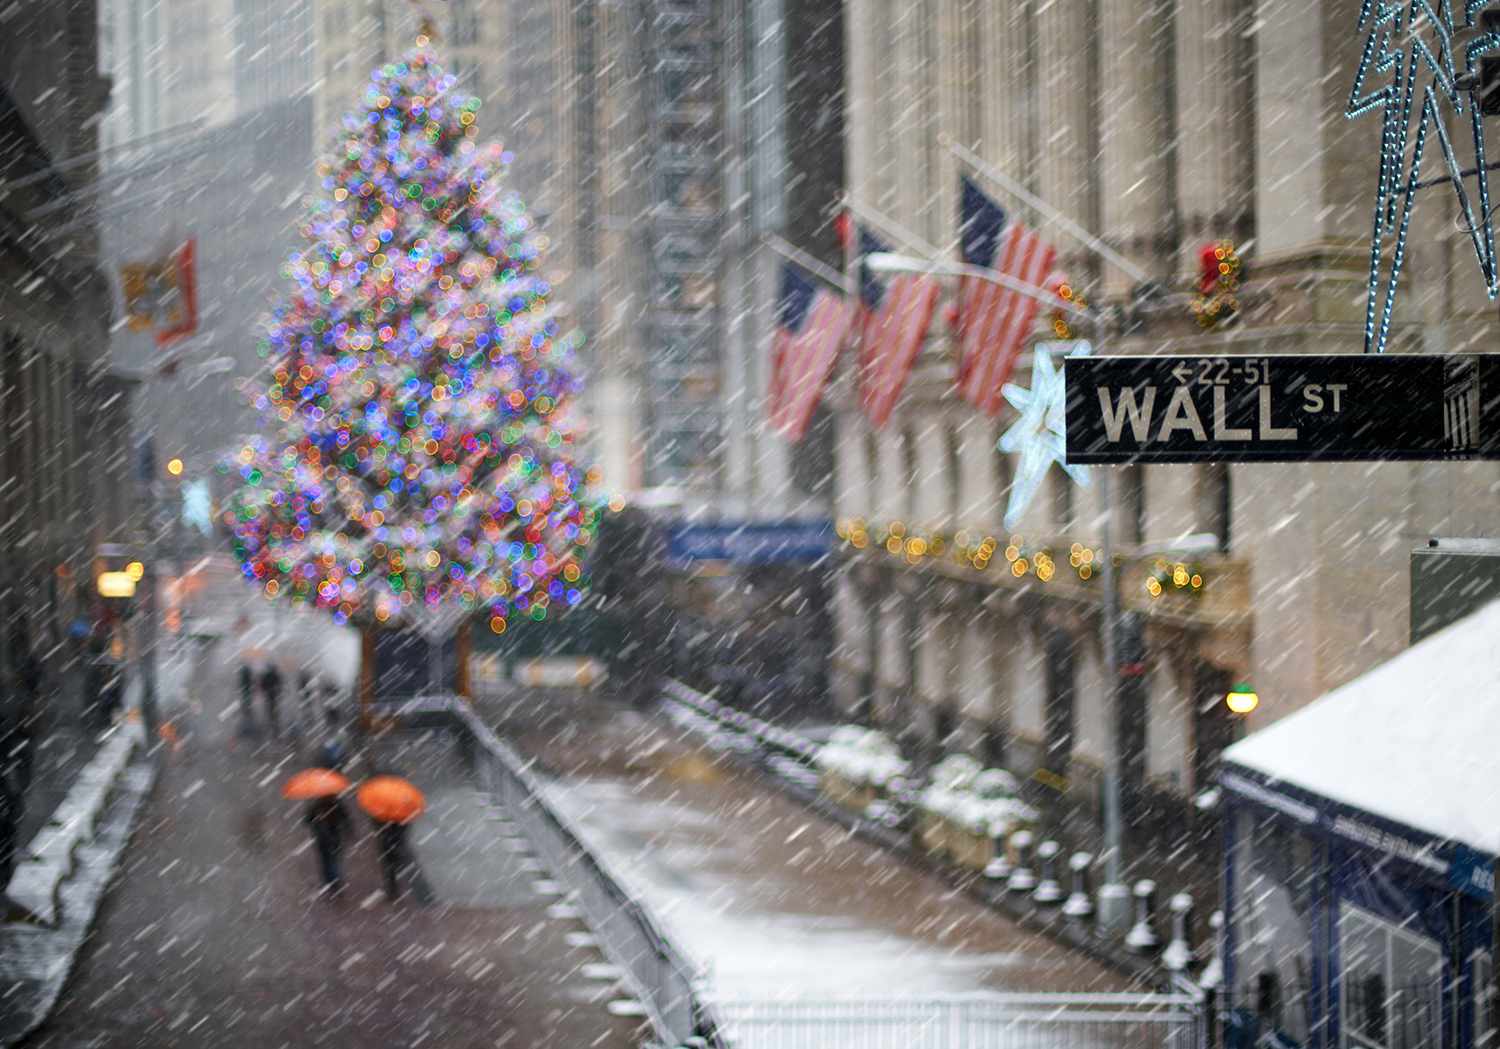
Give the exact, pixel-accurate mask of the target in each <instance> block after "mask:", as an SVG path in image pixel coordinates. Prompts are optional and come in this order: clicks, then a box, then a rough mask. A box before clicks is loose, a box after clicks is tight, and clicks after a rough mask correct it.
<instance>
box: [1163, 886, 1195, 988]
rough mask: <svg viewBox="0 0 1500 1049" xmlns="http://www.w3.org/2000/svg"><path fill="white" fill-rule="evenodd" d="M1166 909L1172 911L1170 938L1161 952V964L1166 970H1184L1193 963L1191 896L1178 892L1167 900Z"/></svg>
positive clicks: (1175, 971)
mask: <svg viewBox="0 0 1500 1049" xmlns="http://www.w3.org/2000/svg"><path fill="white" fill-rule="evenodd" d="M1167 910H1169V911H1170V912H1171V913H1172V940H1171V942H1170V943H1168V944H1167V949H1166V950H1165V951H1163V952H1162V954H1161V961H1162V964H1163V965H1165V966H1166V967H1167V971H1168V972H1174V973H1180V972H1186V971H1187V970H1188V967H1189V966H1190V965H1192V964H1193V945H1192V943H1191V942H1190V941H1191V939H1192V928H1193V897H1192V895H1191V894H1189V893H1186V892H1179V893H1178V894H1177V895H1176V896H1173V897H1172V898H1171V899H1170V900H1168V901H1167Z"/></svg>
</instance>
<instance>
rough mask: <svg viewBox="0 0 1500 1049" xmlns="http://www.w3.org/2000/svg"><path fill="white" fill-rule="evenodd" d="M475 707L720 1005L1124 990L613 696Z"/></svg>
mask: <svg viewBox="0 0 1500 1049" xmlns="http://www.w3.org/2000/svg"><path fill="white" fill-rule="evenodd" d="M481 709H482V710H484V711H485V712H486V713H487V714H489V712H491V711H493V712H494V713H493V714H492V715H490V716H492V717H493V718H494V719H495V720H496V722H497V723H498V725H499V727H500V729H501V730H502V731H503V733H505V734H507V735H510V736H511V737H512V738H513V739H514V740H515V741H516V743H517V745H518V746H519V747H520V749H521V750H522V751H523V752H524V753H526V754H527V755H528V756H532V757H535V758H536V759H538V762H539V764H540V766H541V767H542V768H543V769H545V770H546V771H547V772H548V774H549V777H550V781H551V784H552V787H553V794H552V796H553V797H554V799H555V800H556V801H557V802H559V803H560V805H561V807H562V808H563V810H564V811H565V812H566V813H567V814H568V815H570V816H571V817H572V818H573V819H574V820H575V821H576V822H577V823H578V825H579V826H580V827H581V829H582V830H583V832H584V833H585V835H586V836H587V837H588V838H589V840H590V841H591V842H593V843H594V844H596V846H597V847H598V848H599V849H600V850H601V851H602V853H603V854H604V856H605V858H606V859H607V860H608V861H609V862H610V863H611V864H613V865H614V866H615V867H616V869H618V870H619V871H620V872H621V874H622V875H623V876H624V878H625V879H626V880H627V881H628V882H629V884H630V885H631V886H632V887H633V888H634V889H635V890H636V891H637V892H638V893H640V894H641V896H642V897H643V898H644V899H645V900H646V901H647V902H648V904H649V905H651V906H652V907H653V908H654V909H655V910H656V911H657V912H658V913H659V914H660V915H662V916H663V918H664V919H665V920H666V922H667V924H668V925H669V926H670V927H671V929H672V930H673V931H674V932H675V933H676V934H677V935H678V936H679V937H680V940H681V943H682V945H683V946H684V947H685V948H686V949H687V950H688V952H689V953H690V954H691V955H693V956H694V957H695V958H696V959H697V960H698V961H699V962H700V963H702V964H703V965H705V966H706V967H707V968H708V971H709V973H710V975H711V980H712V985H713V988H714V990H715V991H716V992H718V993H722V994H724V995H731V996H739V997H766V996H777V995H782V996H784V995H788V994H791V995H797V996H806V997H808V998H817V997H818V996H831V995H849V994H861V993H862V994H866V995H889V994H892V993H894V992H896V991H898V990H899V992H900V993H902V994H914V995H923V994H927V995H931V994H946V993H954V992H963V991H976V990H1005V991H1041V990H1067V991H1073V992H1083V991H1113V990H1122V989H1124V988H1125V987H1126V981H1125V979H1124V978H1123V977H1121V976H1120V975H1118V974H1116V973H1113V972H1110V971H1107V970H1105V969H1104V968H1103V967H1101V966H1099V965H1097V964H1096V963H1094V962H1092V961H1091V960H1089V959H1087V958H1083V957H1081V956H1078V955H1076V954H1074V953H1072V952H1070V951H1068V950H1065V949H1063V948H1061V947H1059V946H1058V945H1057V944H1056V943H1054V942H1053V941H1051V940H1049V939H1047V938H1046V937H1044V936H1040V935H1037V934H1035V933H1029V932H1026V931H1023V930H1021V929H1018V928H1017V927H1016V926H1015V925H1013V924H1012V923H1011V922H1009V921H1008V920H1006V919H1004V918H1002V917H1000V916H999V915H997V914H995V913H994V912H993V911H991V910H989V909H987V908H986V907H984V906H983V905H981V904H979V903H978V902H976V901H975V900H973V899H971V898H969V897H967V896H966V895H964V894H963V893H960V892H957V891H955V890H954V889H953V888H952V887H950V886H948V885H946V884H944V883H943V882H942V881H940V880H939V879H937V878H936V877H934V876H931V875H928V874H925V873H923V872H920V871H917V870H915V869H913V868H912V867H910V866H909V865H908V864H907V863H906V862H905V861H903V860H902V859H900V858H897V857H894V856H890V855H888V854H885V853H883V852H882V851H880V850H879V849H878V848H876V847H874V846H872V845H870V844H868V843H866V842H863V841H860V840H858V839H855V838H853V837H851V836H850V835H849V834H847V833H846V832H845V831H844V829H843V828H842V827H838V826H835V825H834V824H832V823H829V822H827V821H825V820H823V819H822V818H820V817H818V816H816V815H813V814H812V813H810V812H809V811H808V810H807V809H805V808H804V807H802V806H801V805H799V804H798V803H797V802H795V801H793V800H791V799H789V798H787V797H785V796H783V795H781V794H780V793H778V792H777V791H776V789H775V787H774V786H772V785H770V784H768V783H766V782H765V781H763V780H761V779H759V778H757V777H756V776H754V775H753V774H749V773H746V772H744V771H742V770H741V769H739V768H737V767H736V766H735V765H734V764H733V763H732V762H731V761H729V760H728V759H727V758H726V756H725V755H722V754H716V753H714V752H713V751H711V750H709V749H707V748H706V747H704V746H702V745H701V744H700V743H699V742H698V741H696V740H695V739H693V738H692V737H685V736H684V734H683V732H682V730H681V729H680V728H678V727H677V726H675V725H673V724H672V723H671V722H669V721H667V720H666V719H665V718H664V717H661V716H660V715H650V714H641V713H638V712H636V711H633V710H630V709H629V708H626V707H623V706H621V705H619V704H618V703H616V702H614V701H612V699H611V697H610V696H609V694H608V692H607V691H601V692H599V693H594V694H588V693H586V694H582V695H579V694H577V693H569V692H565V691H553V692H551V693H548V694H547V695H545V696H534V695H531V694H527V693H521V694H518V695H516V696H515V697H514V699H512V700H510V701H509V702H502V701H491V702H490V703H488V704H482V705H481Z"/></svg>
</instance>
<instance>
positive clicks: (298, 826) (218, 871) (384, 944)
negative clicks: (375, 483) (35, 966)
mask: <svg viewBox="0 0 1500 1049" xmlns="http://www.w3.org/2000/svg"><path fill="white" fill-rule="evenodd" d="M235 702H236V700H235V697H234V695H233V694H232V693H231V692H228V691H221V692H220V694H219V695H218V697H217V702H216V703H211V704H205V705H204V707H203V708H202V709H196V710H195V709H192V708H191V707H189V709H187V710H185V711H182V712H181V713H179V714H178V716H177V727H178V730H179V734H180V736H181V739H182V746H181V748H180V749H179V750H177V751H176V752H174V753H170V754H167V755H165V756H164V760H163V765H162V769H161V775H160V778H159V780H158V783H157V786H156V790H155V793H154V796H153V797H152V798H151V800H150V802H149V805H148V807H147V810H146V811H145V813H144V814H143V816H142V817H141V820H140V823H139V829H138V831H137V833H136V836H135V839H134V841H133V842H132V843H131V845H130V847H129V849H128V850H127V852H126V853H125V856H124V859H123V861H122V863H121V869H120V875H119V878H118V880H117V882H116V884H115V886H114V887H113V889H112V890H111V892H110V895H109V897H108V899H107V900H106V901H105V904H104V906H103V908H102V911H101V915H100V919H99V922H98V924H97V926H96V928H95V930H94V934H93V936H92V938H91V939H90V941H89V942H88V944H87V945H86V946H85V948H84V950H83V952H82V956H81V957H80V959H79V962H78V965H77V968H76V970H75V973H74V976H73V979H72V980H71V982H70V983H69V985H68V987H67V989H66V990H65V991H64V992H63V995H62V997H61V999H60V1000H59V1003H58V1006H57V1009H56V1011H55V1012H54V1014H53V1016H52V1018H51V1020H50V1021H49V1022H48V1023H47V1024H46V1025H45V1026H43V1027H42V1029H41V1030H39V1031H38V1032H37V1033H36V1034H35V1035H34V1036H33V1037H32V1038H31V1039H30V1040H29V1041H28V1042H26V1043H25V1044H26V1045H28V1046H33V1047H36V1049H54V1047H55V1049H62V1047H68V1049H78V1047H94V1046H98V1047H105V1046H116V1045H150V1046H153V1047H159V1049H170V1047H183V1049H187V1047H202V1046H215V1047H222V1049H240V1047H243V1049H278V1047H282V1046H287V1047H293V1046H296V1047H302V1046H320V1047H323V1046H326V1047H333V1049H343V1047H347V1049H356V1047H357V1049H369V1047H371V1046H391V1047H408V1046H410V1047H415V1046H423V1045H430V1046H434V1047H437V1046H442V1047H444V1049H464V1047H475V1049H477V1047H480V1046H483V1047H486V1049H494V1047H496V1046H515V1047H518V1049H520V1047H527V1049H530V1047H540V1046H556V1047H560V1049H561V1047H568V1049H572V1047H582V1046H600V1047H604V1049H609V1047H624V1046H633V1045H638V1044H640V1041H641V1039H640V1038H639V1037H637V1032H636V1030H635V1024H636V1021H633V1020H626V1019H620V1018H615V1017H613V1016H612V1015H611V1014H610V1013H609V1012H607V1011H606V1008H605V1006H606V1004H607V1002H608V1000H609V999H611V998H615V997H618V994H617V993H616V992H614V991H613V990H611V989H610V988H609V986H608V985H607V984H599V983H591V982H589V981H587V980H585V979H584V978H583V977H582V976H581V975H580V973H579V971H578V970H579V968H580V967H581V966H582V965H585V964H587V963H590V962H596V961H598V960H599V959H598V956H597V955H596V954H594V953H593V952H591V951H588V950H584V949H579V948H575V947H572V946H570V945H569V944H568V942H567V938H566V936H567V933H568V932H569V931H572V930H576V929H577V928H578V927H577V925H576V924H575V923H570V922H566V921H562V922H560V921H556V920H553V919H551V918H549V916H548V914H547V909H548V905H549V904H550V903H551V902H552V900H551V899H550V898H548V897H545V896H540V895H537V894H536V893H535V892H534V891H533V889H532V883H533V881H534V880H535V879H537V878H539V877H541V875H538V874H536V873H532V872H530V871H528V870H526V869H523V865H522V864H523V861H522V860H521V859H520V858H519V857H518V856H517V855H516V854H515V853H514V852H510V851H505V850H503V849H502V848H500V847H499V846H498V844H497V843H498V842H499V835H498V833H495V834H486V833H483V832H482V831H481V830H476V826H475V824H476V823H482V821H483V819H484V817H485V815H487V814H488V813H490V812H492V811H493V810H492V809H490V808H489V807H488V806H487V804H486V803H485V799H483V798H482V797H480V796H479V795H477V794H476V793H475V792H474V791H473V790H472V789H470V787H469V786H468V784H467V781H466V776H465V772H464V769H463V768H462V766H461V765H460V763H459V762H458V760H457V756H456V753H455V751H454V748H453V747H452V746H450V745H449V743H448V742H447V740H446V739H445V738H444V737H441V736H429V737H428V738H426V739H425V740H422V741H419V742H415V743H408V744H407V745H405V746H403V747H402V753H401V757H400V761H401V764H402V767H403V768H404V769H405V770H406V771H407V772H408V774H409V775H410V776H411V778H412V779H413V780H415V781H416V782H417V783H418V785H419V786H421V787H423V788H424V790H426V792H427V794H428V799H429V806H430V808H429V813H428V815H426V816H424V817H423V818H422V820H421V821H419V823H418V824H417V825H416V826H415V828H414V830H413V833H412V840H413V844H414V846H415V848H416V851H417V854H418V856H419V858H420V859H421V860H422V861H423V864H424V867H425V869H426V874H427V877H428V880H429V882H430V883H431V884H432V885H433V887H434V888H435V889H436V890H437V896H438V903H437V904H436V905H434V906H432V907H427V908H423V907H419V906H417V905H415V904H413V903H410V902H405V901H404V902H402V903H400V904H396V905H392V904H390V903H388V902H386V901H385V899H384V898H383V896H382V895H381V893H380V890H379V874H378V862H377V858H376V853H375V849H374V843H373V841H372V840H370V839H369V838H368V837H367V836H364V830H365V828H366V827H367V826H368V824H367V822H366V821H365V820H364V819H363V818H362V817H360V818H359V819H358V824H359V826H360V830H361V835H362V840H358V841H357V842H356V844H355V846H354V848H353V849H352V850H351V851H350V852H349V853H348V854H347V855H346V874H347V877H348V881H349V886H348V889H349V891H348V892H347V893H346V894H345V896H344V898H343V899H342V900H340V901H337V902H327V901H322V900H319V899H317V898H316V897H315V888H316V876H315V868H316V861H315V858H314V854H313V852H312V849H311V848H310V844H309V843H310V837H309V835H308V833H307V831H306V829H305V828H304V826H303V824H302V823H301V821H300V815H301V811H300V806H299V805H297V804H295V803H290V802H286V801H283V800H282V799H281V798H280V796H279V791H278V788H279V785H280V783H281V781H282V780H283V779H284V778H285V777H286V776H287V775H288V774H289V773H290V772H292V771H295V770H296V769H297V768H299V767H301V764H302V763H301V762H299V760H298V759H297V757H296V756H295V754H294V752H293V750H292V748H291V746H290V745H288V744H285V743H267V742H256V741H248V742H247V741H241V740H238V739H235V738H234V737H233V730H234V728H235V725H236V710H235Z"/></svg>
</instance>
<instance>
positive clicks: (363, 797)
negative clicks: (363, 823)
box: [354, 776, 427, 823]
mask: <svg viewBox="0 0 1500 1049" xmlns="http://www.w3.org/2000/svg"><path fill="white" fill-rule="evenodd" d="M354 797H355V800H356V801H358V802H359V807H360V808H362V809H364V810H365V811H366V812H368V813H369V814H370V815H371V816H374V817H375V818H376V819H377V820H379V821H380V822H382V823H410V822H411V821H412V820H414V819H416V818H417V817H418V816H420V815H422V810H423V809H424V808H426V807H427V799H426V798H424V797H423V796H422V792H421V791H420V790H418V789H417V788H416V787H415V786H414V785H413V784H412V783H410V782H409V781H407V780H404V779H402V778H401V777H400V776H372V777H371V778H370V779H367V780H365V781H364V782H363V783H361V784H360V785H359V791H358V792H357V793H356V794H355V795H354Z"/></svg>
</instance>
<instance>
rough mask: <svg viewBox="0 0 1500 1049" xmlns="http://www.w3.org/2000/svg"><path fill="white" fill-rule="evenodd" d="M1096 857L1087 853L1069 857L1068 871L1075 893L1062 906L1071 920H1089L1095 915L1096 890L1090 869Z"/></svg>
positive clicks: (1074, 854) (1077, 853)
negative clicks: (1092, 882)
mask: <svg viewBox="0 0 1500 1049" xmlns="http://www.w3.org/2000/svg"><path fill="white" fill-rule="evenodd" d="M1093 866H1094V857H1092V856H1090V855H1089V854H1088V853H1086V852H1075V853H1073V855H1072V856H1069V857H1068V871H1069V873H1070V874H1071V875H1072V883H1073V891H1072V892H1071V893H1070V894H1069V895H1068V899H1067V902H1066V903H1064V904H1063V906H1062V912H1063V914H1065V915H1067V916H1068V917H1069V918H1087V917H1088V916H1089V915H1091V914H1093V913H1094V890H1093V886H1092V885H1091V884H1089V883H1090V882H1091V881H1093V878H1092V877H1091V876H1090V875H1091V871H1090V869H1091V868H1092V867H1093Z"/></svg>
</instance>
